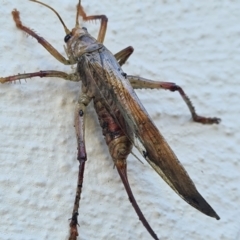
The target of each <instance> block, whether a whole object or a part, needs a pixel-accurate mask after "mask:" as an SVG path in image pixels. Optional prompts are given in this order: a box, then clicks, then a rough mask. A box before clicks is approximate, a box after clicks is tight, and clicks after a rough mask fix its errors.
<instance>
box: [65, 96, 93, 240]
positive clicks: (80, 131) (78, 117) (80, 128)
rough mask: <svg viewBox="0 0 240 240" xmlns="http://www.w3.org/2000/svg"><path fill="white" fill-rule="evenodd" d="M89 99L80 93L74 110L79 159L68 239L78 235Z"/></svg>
mask: <svg viewBox="0 0 240 240" xmlns="http://www.w3.org/2000/svg"><path fill="white" fill-rule="evenodd" d="M90 101H91V98H89V97H88V96H87V95H85V94H81V96H80V98H79V100H78V104H77V107H76V110H75V120H74V122H75V124H74V126H75V130H76V137H77V145H78V156H77V160H78V161H79V172H78V182H77V189H76V196H75V200H74V206H73V212H72V218H71V222H70V236H69V240H76V239H77V236H78V230H77V225H78V219H77V218H78V209H79V204H80V199H81V192H82V185H83V175H84V167H85V162H86V161H87V153H86V147H85V109H86V106H87V105H88V103H89V102H90Z"/></svg>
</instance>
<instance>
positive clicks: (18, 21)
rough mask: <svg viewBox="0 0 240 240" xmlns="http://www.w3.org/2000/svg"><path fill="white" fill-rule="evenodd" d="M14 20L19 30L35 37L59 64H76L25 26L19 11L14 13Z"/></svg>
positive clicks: (15, 10)
mask: <svg viewBox="0 0 240 240" xmlns="http://www.w3.org/2000/svg"><path fill="white" fill-rule="evenodd" d="M12 15H13V20H14V22H15V23H16V26H17V28H19V29H21V30H22V31H24V32H26V33H27V34H29V35H30V36H32V37H34V38H35V39H36V40H37V41H38V43H40V44H41V45H42V46H43V47H44V48H45V49H46V50H47V51H48V52H49V53H50V54H51V55H52V56H53V57H55V58H56V59H57V60H58V61H59V62H61V63H63V64H65V65H72V64H74V63H75V62H72V61H70V60H68V59H66V58H65V57H64V56H63V55H62V54H60V53H59V52H58V51H57V50H56V49H55V48H54V47H53V46H52V45H51V44H50V43H49V42H47V41H46V40H45V39H44V38H42V37H40V36H39V35H38V34H36V33H35V32H34V31H33V30H31V29H30V28H28V27H26V26H24V25H23V24H22V22H21V19H20V13H19V11H18V10H17V9H14V10H13V11H12Z"/></svg>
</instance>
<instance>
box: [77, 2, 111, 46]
mask: <svg viewBox="0 0 240 240" xmlns="http://www.w3.org/2000/svg"><path fill="white" fill-rule="evenodd" d="M78 8H79V9H78V14H79V15H80V16H81V17H82V18H83V20H84V21H91V20H98V19H100V20H101V25H100V29H99V32H98V38H97V40H98V42H100V43H103V41H104V38H105V34H106V31H107V22H108V18H107V16H105V15H93V16H87V14H86V13H85V11H84V9H83V7H82V6H81V5H78Z"/></svg>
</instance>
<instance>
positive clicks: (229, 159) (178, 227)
mask: <svg viewBox="0 0 240 240" xmlns="http://www.w3.org/2000/svg"><path fill="white" fill-rule="evenodd" d="M46 2H47V3H48V4H49V5H51V6H52V7H54V8H55V9H56V10H57V11H58V12H59V14H60V15H61V16H62V18H63V20H64V21H65V23H66V25H67V26H68V27H69V28H71V27H73V26H74V22H75V5H76V1H74V0H71V1H68V0H65V1H64V0H62V1H55V0H49V1H46ZM193 2H194V3H193ZM0 3H1V8H0V26H1V32H0V36H1V37H0V39H1V40H0V52H1V56H0V76H9V75H13V74H17V73H23V72H34V71H39V70H50V69H52V70H53V69H54V70H61V71H66V72H71V71H73V70H72V69H71V67H66V66H63V65H62V64H61V63H59V62H58V61H56V60H55V59H54V58H53V57H52V56H51V55H50V54H49V53H48V52H46V51H45V49H43V48H42V47H41V46H40V45H39V44H38V43H37V42H36V40H35V39H33V38H32V37H26V35H25V34H24V33H23V32H21V31H19V30H17V29H16V27H15V25H14V22H13V21H12V17H11V14H10V13H11V10H12V9H13V8H17V9H18V10H19V11H21V14H22V15H21V16H22V20H23V22H24V23H25V24H26V25H27V26H29V27H30V28H33V29H34V30H35V31H36V32H37V33H39V34H40V35H41V36H43V37H45V39H47V40H48V41H49V42H51V43H52V45H53V46H55V47H56V48H57V49H58V50H59V51H60V52H61V53H62V54H65V53H64V49H63V44H64V42H63V38H64V31H63V28H62V26H61V24H60V23H59V21H58V19H57V17H56V16H55V15H54V14H53V13H52V12H51V11H50V10H48V9H46V8H44V7H42V6H40V5H38V4H35V3H32V2H30V1H14V0H8V1H4V0H1V1H0ZM83 6H84V7H85V10H86V12H87V13H88V14H106V15H107V16H108V18H109V24H108V31H107V35H106V40H105V45H106V46H107V47H108V48H109V49H110V50H111V51H112V52H113V53H116V52H117V51H119V50H121V49H123V48H125V47H127V46H129V45H132V46H133V47H134V48H135V52H134V54H133V55H132V56H131V57H130V59H129V61H128V63H127V64H126V65H125V66H124V68H123V69H124V71H125V72H126V73H128V74H132V75H140V76H143V77H147V78H150V79H153V80H165V81H171V82H176V83H178V84H179V85H180V86H182V87H183V88H184V90H185V91H186V93H187V94H188V95H189V97H190V98H191V99H192V102H193V103H194V105H195V107H196V109H197V111H198V113H200V114H202V115H207V116H218V117H221V118H222V122H221V124H220V125H213V126H202V125H201V124H197V123H193V122H192V121H191V119H190V114H189V112H188V109H187V107H186V106H185V104H184V102H183V101H182V99H181V98H180V96H179V95H178V93H171V92H167V91H160V90H138V91H137V94H138V96H139V98H140V99H141V101H142V103H143V104H144V106H145V108H146V109H147V111H148V112H149V115H150V116H151V117H152V119H153V120H154V122H155V124H156V126H157V127H158V128H159V129H160V131H161V132H162V134H163V135H164V136H165V138H166V140H167V141H168V142H169V144H170V146H171V147H172V149H173V150H174V152H175V153H176V155H177V156H178V157H179V160H180V161H181V162H182V164H183V165H184V166H185V168H186V169H187V171H188V173H189V174H190V176H191V177H192V179H193V181H194V182H195V184H196V186H197V188H198V189H199V191H200V192H201V193H202V195H203V196H204V197H205V198H206V199H207V200H208V202H209V203H210V204H211V205H212V207H213V208H214V209H215V210H216V212H217V213H218V214H219V216H220V217H221V220H220V221H216V220H215V219H212V218H209V217H207V216H205V215H203V214H201V213H200V212H198V211H197V210H195V209H193V208H192V207H190V206H189V205H188V204H186V203H185V202H184V201H182V200H181V199H180V198H179V197H178V196H177V195H176V194H175V193H174V192H173V191H172V190H171V189H170V188H169V187H168V186H167V185H166V184H165V182H163V181H162V179H160V177H159V176H158V175H157V174H156V173H155V172H154V171H153V170H152V169H151V167H149V166H148V164H147V163H145V164H144V165H142V164H141V163H140V162H139V161H138V160H136V159H135V158H134V157H133V156H129V159H128V160H129V161H128V165H129V169H128V174H129V181H130V183H131V186H132V189H133V192H134V193H135V197H136V199H137V200H138V202H139V205H140V207H141V208H142V211H143V212H144V214H145V216H146V218H147V219H148V221H149V223H150V224H151V226H152V227H153V229H154V230H155V232H156V233H157V234H158V236H159V238H160V239H166V240H175V239H178V240H183V239H195V240H198V239H199V240H200V239H208V240H216V239H221V240H224V239H227V240H239V239H240V208H239V202H240V157H239V156H240V151H239V144H240V137H239V129H240V120H239V113H240V110H239V92H240V87H239V79H240V67H239V66H240V24H239V22H240V15H239V12H240V2H239V1H234V0H232V1H230V0H229V1H227V0H223V1H217V0H212V1H206V0H203V1H190V0H182V1H177V0H171V1H165V0H162V1H160V0H159V1H154V0H149V1H141V0H140V1H137V0H133V1H126V0H122V1H106V0H102V1H98V0H92V1H87V0H83ZM84 25H85V26H86V27H88V29H89V31H90V33H92V34H93V35H94V36H96V34H97V29H98V26H99V24H98V23H96V24H92V23H86V24H84ZM79 92H80V84H79V83H72V82H67V81H64V80H61V79H50V78H45V79H40V78H34V79H28V80H27V82H25V81H21V84H19V83H18V82H17V83H16V84H4V85H0V216H1V219H0V239H4V240H7V239H11V240H12V239H14V240H15V239H17V240H30V239H32V240H42V239H67V237H68V223H69V221H68V219H69V218H70V217H71V211H72V206H73V200H74V195H75V187H76V179H77V171H78V162H77V161H76V153H77V149H76V139H75V132H74V127H73V111H74V107H75V103H76V101H77V98H78V94H79ZM86 144H87V153H88V162H87V165H86V172H85V180H84V188H83V194H82V201H81V210H80V215H79V222H80V225H81V227H80V230H79V231H80V236H81V237H80V239H84V240H94V239H107V240H109V239H111V240H112V239H113V240H120V239H121V240H122V239H142V240H145V239H150V236H149V234H148V232H147V231H146V230H145V228H144V227H143V226H142V224H141V222H139V220H138V218H137V216H136V214H135V212H134V210H133V209H132V206H131V204H130V203H129V201H128V198H127V195H126V193H125V191H124V189H123V186H122V183H121V182H120V179H119V176H118V174H117V172H116V169H113V163H112V160H111V158H110V156H109V154H108V149H107V147H106V145H105V142H104V139H103V137H102V134H101V129H100V127H99V125H98V121H97V118H96V114H95V113H94V110H93V108H92V104H91V105H90V107H89V108H88V111H87V124H86Z"/></svg>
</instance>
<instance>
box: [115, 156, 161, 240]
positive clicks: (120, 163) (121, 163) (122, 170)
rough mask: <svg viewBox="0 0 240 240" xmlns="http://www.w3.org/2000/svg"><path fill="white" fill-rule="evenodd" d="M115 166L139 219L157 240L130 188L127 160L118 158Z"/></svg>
mask: <svg viewBox="0 0 240 240" xmlns="http://www.w3.org/2000/svg"><path fill="white" fill-rule="evenodd" d="M114 163H115V166H116V168H117V171H118V173H119V175H120V177H121V180H122V182H123V185H124V187H125V189H126V192H127V194H128V198H129V201H130V202H131V203H132V206H133V208H134V210H135V211H136V213H137V215H138V217H139V220H141V222H142V223H143V225H144V227H145V228H146V229H147V230H148V232H149V233H150V235H151V236H152V237H153V238H154V239H155V240H159V238H158V237H157V235H156V233H155V232H154V231H153V230H152V228H151V226H150V225H149V223H148V222H147V220H146V218H145V217H144V215H143V213H142V211H141V209H140V208H139V206H138V204H137V201H136V199H135V198H134V196H133V193H132V190H131V188H130V185H129V182H128V178H127V163H126V160H123V159H118V160H115V161H114Z"/></svg>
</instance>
